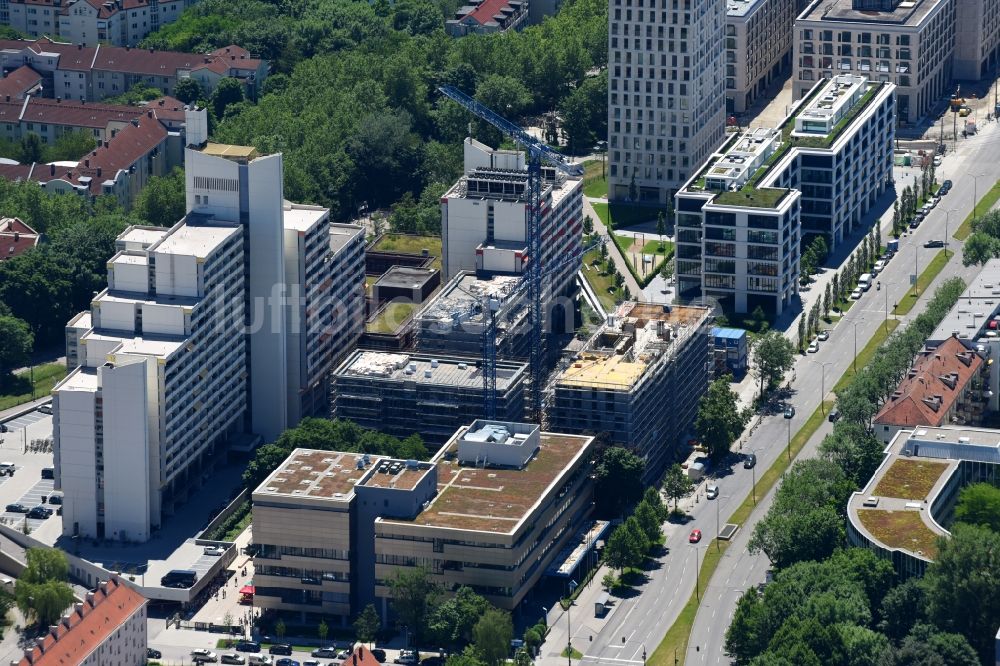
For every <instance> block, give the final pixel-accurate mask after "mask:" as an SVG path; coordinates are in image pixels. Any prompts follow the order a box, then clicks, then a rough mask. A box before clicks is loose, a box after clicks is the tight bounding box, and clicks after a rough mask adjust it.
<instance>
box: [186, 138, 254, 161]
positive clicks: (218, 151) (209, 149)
mask: <svg viewBox="0 0 1000 666" xmlns="http://www.w3.org/2000/svg"><path fill="white" fill-rule="evenodd" d="M200 151H201V152H202V153H204V154H205V155H212V156H214V157H224V158H226V159H230V160H237V161H249V160H253V159H255V158H256V157H257V156H258V153H257V149H256V148H254V147H253V146H234V145H230V144H225V143H212V142H211V141H209V142H208V143H206V144H205V145H204V146H202V147H201V148H200Z"/></svg>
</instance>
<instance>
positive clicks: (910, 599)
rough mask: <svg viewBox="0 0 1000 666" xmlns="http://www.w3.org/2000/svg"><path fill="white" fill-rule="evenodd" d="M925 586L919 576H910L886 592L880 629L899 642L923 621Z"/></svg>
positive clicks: (880, 616)
mask: <svg viewBox="0 0 1000 666" xmlns="http://www.w3.org/2000/svg"><path fill="white" fill-rule="evenodd" d="M925 604H926V600H925V599H924V588H923V585H922V582H921V579H919V578H908V579H907V580H905V581H903V582H902V583H900V584H899V585H897V586H896V587H894V588H892V589H891V590H889V591H888V592H886V594H885V597H883V598H882V604H881V607H880V608H879V623H878V629H879V631H881V632H882V633H883V634H885V635H886V636H888V637H889V639H890V640H892V641H893V642H894V643H898V642H900V641H902V640H903V638H905V637H906V635H907V634H908V633H910V630H911V629H913V626H914V625H915V624H917V623H918V622H921V621H923V620H924V619H925V618H924V606H925Z"/></svg>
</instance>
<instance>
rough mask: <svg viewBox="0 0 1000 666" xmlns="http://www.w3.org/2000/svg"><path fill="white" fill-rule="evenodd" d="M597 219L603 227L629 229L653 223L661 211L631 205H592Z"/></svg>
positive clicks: (598, 203) (651, 207)
mask: <svg viewBox="0 0 1000 666" xmlns="http://www.w3.org/2000/svg"><path fill="white" fill-rule="evenodd" d="M591 206H593V207H594V212H595V213H597V217H599V218H601V222H603V223H604V226H606V227H607V226H609V224H610V227H611V228H612V229H620V228H622V227H630V226H632V225H635V224H640V223H642V222H655V221H656V216H657V214H658V213H659V212H660V211H661V210H662V209H661V208H655V207H653V206H633V205H631V204H623V203H611V204H606V203H602V202H596V203H592V204H591Z"/></svg>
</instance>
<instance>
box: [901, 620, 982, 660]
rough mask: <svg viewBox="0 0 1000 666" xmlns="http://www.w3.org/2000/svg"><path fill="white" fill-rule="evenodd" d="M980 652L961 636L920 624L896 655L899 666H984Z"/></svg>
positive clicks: (914, 628) (904, 641)
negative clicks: (977, 653) (981, 665)
mask: <svg viewBox="0 0 1000 666" xmlns="http://www.w3.org/2000/svg"><path fill="white" fill-rule="evenodd" d="M980 663H984V664H985V663H987V662H986V661H983V662H980V661H979V658H978V657H977V656H976V651H975V650H974V649H973V647H972V646H971V645H969V642H968V641H967V640H966V639H965V638H964V637H963V636H962V635H961V634H952V633H947V632H944V631H940V630H939V629H937V628H935V627H933V626H931V625H929V624H918V625H917V626H915V627H913V630H912V631H911V632H910V634H909V635H908V636H907V637H906V638H905V639H904V640H903V643H902V645H900V647H899V651H898V652H897V653H896V665H897V666H980Z"/></svg>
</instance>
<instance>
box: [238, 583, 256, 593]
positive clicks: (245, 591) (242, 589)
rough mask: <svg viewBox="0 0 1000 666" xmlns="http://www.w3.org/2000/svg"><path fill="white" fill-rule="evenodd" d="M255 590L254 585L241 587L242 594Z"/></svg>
mask: <svg viewBox="0 0 1000 666" xmlns="http://www.w3.org/2000/svg"><path fill="white" fill-rule="evenodd" d="M253 591H254V587H253V585H244V586H243V587H241V588H240V594H253Z"/></svg>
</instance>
